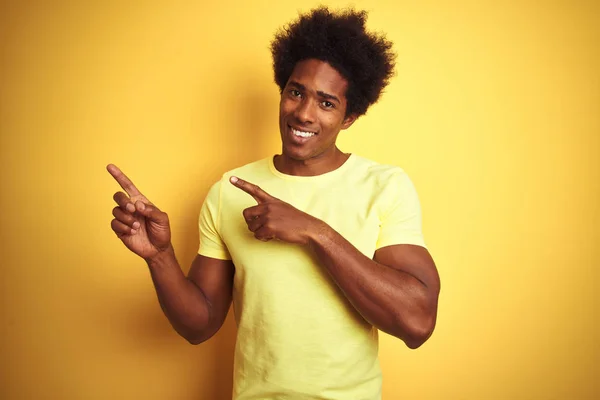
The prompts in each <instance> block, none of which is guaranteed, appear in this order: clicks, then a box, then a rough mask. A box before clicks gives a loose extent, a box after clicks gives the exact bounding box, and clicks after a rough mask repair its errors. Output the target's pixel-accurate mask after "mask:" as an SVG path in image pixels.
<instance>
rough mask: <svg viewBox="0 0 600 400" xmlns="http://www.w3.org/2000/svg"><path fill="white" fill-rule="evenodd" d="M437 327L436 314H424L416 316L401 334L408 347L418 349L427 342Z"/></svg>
mask: <svg viewBox="0 0 600 400" xmlns="http://www.w3.org/2000/svg"><path fill="white" fill-rule="evenodd" d="M434 329H435V315H423V316H421V317H419V318H415V319H414V320H413V321H411V323H410V324H408V325H407V326H406V329H404V330H403V334H402V336H399V337H400V338H401V339H402V340H403V341H404V343H405V344H406V347H408V348H409V349H412V350H414V349H418V348H419V347H421V346H422V345H423V343H425V342H426V341H427V340H428V339H429V338H430V337H431V335H432V334H433V330H434Z"/></svg>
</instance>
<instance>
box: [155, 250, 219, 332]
mask: <svg viewBox="0 0 600 400" xmlns="http://www.w3.org/2000/svg"><path fill="white" fill-rule="evenodd" d="M146 263H147V264H148V267H149V269H150V274H151V276H152V281H153V283H154V288H155V289H156V294H157V296H158V301H159V303H160V306H161V308H162V310H163V312H164V314H165V316H166V317H167V318H168V319H169V322H170V323H171V325H172V326H173V328H174V329H175V330H176V331H177V333H179V334H180V335H181V336H183V337H184V338H185V339H186V340H188V341H189V342H190V343H192V344H198V343H200V342H203V341H204V340H206V339H208V337H210V336H211V335H212V333H209V332H208V331H209V330H210V328H209V327H210V304H209V302H208V301H207V299H206V297H205V296H204V294H203V293H202V290H201V289H200V288H199V287H198V286H196V285H195V284H194V283H193V282H191V281H190V280H188V279H187V278H186V276H185V275H184V273H183V271H182V270H181V267H180V265H179V263H178V262H177V259H176V257H175V252H174V250H173V248H172V247H170V248H169V249H168V250H167V251H165V252H163V253H160V254H159V255H158V256H156V257H154V258H153V259H150V260H146Z"/></svg>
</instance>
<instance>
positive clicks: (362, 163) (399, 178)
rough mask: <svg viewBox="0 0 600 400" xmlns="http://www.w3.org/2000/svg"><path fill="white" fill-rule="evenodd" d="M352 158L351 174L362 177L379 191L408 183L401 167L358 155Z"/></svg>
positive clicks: (408, 180) (407, 178)
mask: <svg viewBox="0 0 600 400" xmlns="http://www.w3.org/2000/svg"><path fill="white" fill-rule="evenodd" d="M353 157H354V163H353V168H352V169H353V171H352V173H356V174H359V175H361V176H363V177H364V179H366V180H368V181H371V182H373V183H375V184H376V185H377V186H378V187H379V188H381V189H383V188H386V187H389V186H390V185H392V186H397V185H406V184H407V183H410V178H409V177H408V174H407V173H406V172H405V171H404V169H403V168H402V167H399V166H397V165H391V164H383V163H380V162H377V161H374V160H370V159H368V158H365V157H361V156H358V155H353Z"/></svg>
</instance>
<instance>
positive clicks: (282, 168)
mask: <svg viewBox="0 0 600 400" xmlns="http://www.w3.org/2000/svg"><path fill="white" fill-rule="evenodd" d="M348 157H350V154H345V153H342V151H341V150H340V149H338V148H337V147H335V149H334V152H333V154H328V155H325V154H322V155H320V156H318V157H314V158H309V159H308V160H295V159H293V158H291V157H289V156H287V155H286V154H285V153H283V154H278V155H276V156H275V158H274V160H273V164H274V165H275V168H277V170H278V171H279V172H281V173H282V174H286V175H295V176H317V175H323V174H326V173H327V172H331V171H334V170H336V169H338V168H339V167H341V166H342V165H343V164H344V163H345V162H346V160H347V159H348Z"/></svg>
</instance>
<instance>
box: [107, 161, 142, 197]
mask: <svg viewBox="0 0 600 400" xmlns="http://www.w3.org/2000/svg"><path fill="white" fill-rule="evenodd" d="M106 169H107V170H108V172H109V173H110V174H111V175H112V176H113V178H115V180H116V181H117V182H118V183H119V185H121V187H122V188H123V190H125V191H126V192H127V194H128V195H129V196H138V195H141V193H140V191H139V190H138V189H137V188H136V187H135V185H134V184H133V182H131V179H129V178H128V177H127V175H125V174H124V173H123V172H122V171H121V170H120V169H119V168H117V166H116V165H114V164H108V166H107V167H106Z"/></svg>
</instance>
